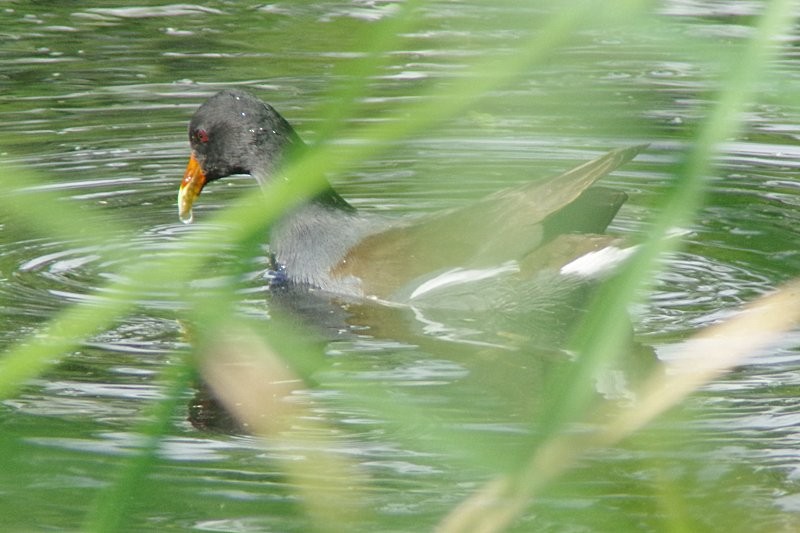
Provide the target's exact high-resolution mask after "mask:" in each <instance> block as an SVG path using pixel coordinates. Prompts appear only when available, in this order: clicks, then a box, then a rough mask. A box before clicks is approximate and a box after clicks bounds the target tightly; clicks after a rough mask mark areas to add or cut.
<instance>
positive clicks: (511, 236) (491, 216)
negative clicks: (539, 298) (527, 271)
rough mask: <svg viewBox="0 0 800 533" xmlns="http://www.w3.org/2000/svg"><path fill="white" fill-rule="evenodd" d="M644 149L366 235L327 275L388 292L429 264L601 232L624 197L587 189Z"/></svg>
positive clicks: (500, 257)
mask: <svg viewBox="0 0 800 533" xmlns="http://www.w3.org/2000/svg"><path fill="white" fill-rule="evenodd" d="M644 148H645V146H635V147H631V148H622V149H617V150H612V151H611V152H608V153H607V154H605V155H603V156H601V157H598V158H597V159H594V160H592V161H589V162H587V163H584V164H582V165H579V166H577V167H575V168H573V169H571V170H568V171H567V172H564V173H563V174H560V175H558V176H554V177H552V178H548V179H545V180H538V181H534V182H530V183H525V184H523V185H519V186H516V187H512V188H509V189H504V190H502V191H498V192H496V193H494V194H492V195H490V196H487V197H486V198H484V199H482V200H480V201H478V202H477V203H473V204H470V205H468V206H465V207H463V208H458V209H454V210H450V211H446V212H444V213H441V214H437V215H433V216H428V217H423V218H420V219H417V220H415V221H414V222H412V223H411V224H409V225H405V226H395V227H392V228H390V229H387V230H385V231H382V232H380V233H376V234H373V235H370V236H368V237H367V238H365V239H364V240H363V241H361V242H360V243H359V244H357V245H356V246H354V247H353V248H351V249H350V250H349V251H348V253H347V255H346V256H345V258H344V259H343V260H342V261H341V262H340V263H339V264H338V265H337V266H336V267H335V268H334V269H333V271H332V276H334V277H346V276H357V277H359V278H360V279H361V280H362V287H363V290H364V293H365V294H368V295H375V296H378V297H388V296H390V295H391V293H392V292H394V291H395V290H397V289H398V288H400V287H402V286H404V285H405V284H406V283H408V282H410V281H412V280H414V279H415V278H417V277H420V276H422V275H424V274H430V273H431V272H435V271H437V270H442V269H447V268H455V267H458V266H463V267H473V268H474V267H480V266H490V265H496V264H499V263H502V262H504V261H508V260H512V259H520V258H522V257H523V256H530V255H531V252H533V251H534V250H536V249H537V248H539V247H540V246H541V245H542V244H544V243H545V242H547V241H549V240H551V239H552V238H553V237H556V236H557V235H559V234H563V233H568V232H575V231H580V232H593V233H599V232H602V231H604V230H605V228H606V226H607V225H608V223H609V222H610V221H611V219H612V218H613V217H614V215H615V214H616V212H617V210H618V209H619V207H620V205H622V203H623V202H624V201H625V198H626V196H625V194H624V193H621V192H616V191H610V190H608V189H600V191H603V192H602V193H599V194H593V192H594V191H593V190H589V191H587V189H588V188H589V187H590V186H591V185H592V184H593V183H594V182H596V181H597V180H598V179H600V178H601V177H603V176H605V175H606V174H608V173H609V172H611V171H613V170H614V169H616V168H618V167H619V166H620V165H622V164H624V163H626V162H628V161H630V160H631V159H633V158H634V157H635V156H636V155H637V154H638V153H639V152H640V151H642V150H643V149H644ZM579 199H581V201H577V200H579ZM573 204H575V205H574V207H572V206H573ZM568 206H569V209H566V208H567V207H568Z"/></svg>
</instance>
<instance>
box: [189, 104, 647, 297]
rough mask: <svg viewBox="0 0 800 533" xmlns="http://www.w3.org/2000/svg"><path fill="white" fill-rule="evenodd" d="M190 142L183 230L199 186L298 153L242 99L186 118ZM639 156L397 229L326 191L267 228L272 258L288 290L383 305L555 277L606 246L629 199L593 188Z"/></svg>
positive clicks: (265, 174) (273, 118)
mask: <svg viewBox="0 0 800 533" xmlns="http://www.w3.org/2000/svg"><path fill="white" fill-rule="evenodd" d="M189 138H190V143H191V145H192V155H191V158H190V162H189V165H188V167H187V171H186V174H185V176H184V180H183V183H182V184H181V189H180V193H179V209H180V216H181V219H182V220H184V221H188V220H191V206H192V203H193V202H194V200H195V198H196V197H197V196H198V195H199V194H200V191H202V189H203V187H204V186H205V185H206V183H207V182H209V181H213V180H216V179H219V178H223V177H225V176H227V175H230V174H234V173H248V174H251V175H254V176H256V177H257V178H258V179H259V181H260V182H263V181H268V180H269V179H271V178H272V177H274V176H275V175H277V174H279V173H280V171H281V166H282V165H283V164H284V163H285V161H286V160H287V157H289V156H290V155H291V154H297V153H299V152H301V151H302V150H303V149H304V146H305V145H304V144H303V142H302V140H300V137H299V136H298V135H297V133H296V132H295V131H294V129H293V128H292V127H291V125H290V124H289V123H288V122H287V121H286V120H285V119H284V118H283V117H282V116H281V115H280V114H279V113H278V112H277V111H275V110H274V109H273V108H272V107H271V106H269V105H268V104H265V103H263V102H262V101H260V100H259V99H257V98H256V97H254V96H252V95H251V94H249V93H247V92H244V91H240V90H225V91H222V92H220V93H217V94H216V95H214V96H212V97H211V98H210V99H209V100H208V101H206V103H204V104H203V105H202V106H201V107H200V108H199V109H198V110H197V112H196V113H195V114H194V116H193V117H192V120H191V122H190V126H189ZM643 148H644V146H635V147H630V148H622V149H616V150H612V151H611V152H608V153H607V154H605V155H602V156H600V157H598V158H597V159H594V160H592V161H589V162H587V163H584V164H582V165H579V166H577V167H575V168H573V169H571V170H568V171H566V172H564V173H563V174H560V175H558V176H555V177H551V178H547V179H543V180H536V181H531V182H527V183H524V184H521V185H518V186H515V187H511V188H507V189H504V190H501V191H498V192H496V193H494V194H491V195H489V196H487V197H485V198H484V199H482V200H479V201H477V202H474V203H472V204H470V205H466V206H464V207H460V208H456V209H450V210H446V211H443V212H439V213H435V214H430V215H426V216H422V217H415V218H404V219H400V220H388V219H386V218H383V217H378V216H374V215H364V214H361V213H359V212H358V211H356V210H355V209H354V208H353V207H352V206H350V205H349V204H348V203H347V202H346V201H345V200H344V199H343V198H342V197H341V196H339V195H338V193H336V192H335V191H334V190H333V188H331V187H327V188H325V190H323V192H322V193H320V194H319V195H317V196H316V197H314V198H311V199H309V200H307V201H306V202H305V203H303V204H301V205H300V206H297V207H294V208H292V209H290V210H289V211H288V212H287V213H285V214H284V215H283V216H282V217H281V218H280V219H279V220H278V221H277V222H276V223H275V224H274V226H273V228H272V230H271V236H270V250H271V252H272V253H273V254H274V257H275V261H276V263H277V265H278V266H279V268H280V269H281V270H282V272H284V273H285V279H286V280H287V282H289V283H292V284H295V285H299V286H307V287H309V288H314V289H318V290H324V291H328V292H330V293H336V294H342V295H348V296H356V297H369V298H377V299H381V300H392V301H403V300H404V301H411V300H415V299H422V298H423V297H424V296H428V297H429V296H430V295H431V294H432V293H431V291H434V292H435V291H437V290H440V289H442V288H443V287H453V286H459V285H463V284H464V283H467V282H473V281H480V280H486V279H489V278H495V277H497V276H501V277H502V276H508V275H513V276H524V275H530V274H531V273H535V272H543V271H547V272H555V273H559V272H561V271H562V270H563V269H565V268H566V267H567V266H568V265H570V264H573V263H574V261H576V260H577V259H579V258H581V257H586V254H589V253H596V252H597V251H598V250H603V249H608V248H609V246H611V245H612V244H614V242H615V240H616V239H614V238H613V237H610V236H607V235H601V234H602V233H603V232H604V231H605V229H606V227H607V226H608V224H609V223H610V222H611V220H612V219H613V218H614V216H615V215H616V213H617V211H618V210H619V208H620V206H621V205H622V204H623V203H624V202H625V200H626V199H627V195H626V194H625V193H624V192H621V191H615V190H612V189H608V188H604V187H593V185H594V183H595V182H596V181H597V180H599V179H600V178H601V177H603V176H605V175H606V174H608V173H609V172H612V171H613V170H615V169H616V168H618V167H619V166H620V165H622V164H624V163H625V162H627V161H629V160H631V159H632V158H633V157H635V156H636V155H637V154H638V153H639V152H640V151H641V150H642V149H643ZM564 275H570V274H569V271H568V270H567V271H566V272H565V273H564Z"/></svg>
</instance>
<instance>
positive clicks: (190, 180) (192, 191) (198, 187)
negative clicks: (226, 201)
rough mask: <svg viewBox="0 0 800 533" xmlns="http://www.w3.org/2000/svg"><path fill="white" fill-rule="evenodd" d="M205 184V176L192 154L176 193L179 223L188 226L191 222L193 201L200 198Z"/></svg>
mask: <svg viewBox="0 0 800 533" xmlns="http://www.w3.org/2000/svg"><path fill="white" fill-rule="evenodd" d="M205 184H206V175H205V174H204V173H203V169H202V167H201V166H200V163H198V162H197V159H196V158H195V156H194V154H192V156H191V157H190V158H189V164H188V165H187V166H186V173H185V174H184V175H183V181H182V182H181V188H180V190H179V191H178V216H179V217H180V219H181V222H183V223H184V224H189V223H190V222H191V221H192V204H193V203H194V199H195V198H197V197H198V196H200V192H201V191H202V190H203V186H204V185H205Z"/></svg>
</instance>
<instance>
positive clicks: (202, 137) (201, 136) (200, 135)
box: [194, 130, 208, 144]
mask: <svg viewBox="0 0 800 533" xmlns="http://www.w3.org/2000/svg"><path fill="white" fill-rule="evenodd" d="M194 138H195V139H196V140H197V142H199V143H203V144H205V143H207V142H208V132H207V131H206V130H197V131H196V132H195V134H194Z"/></svg>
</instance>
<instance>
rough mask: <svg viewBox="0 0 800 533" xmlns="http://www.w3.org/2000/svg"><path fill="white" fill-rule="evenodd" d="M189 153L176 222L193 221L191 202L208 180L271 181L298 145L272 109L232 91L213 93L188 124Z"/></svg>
mask: <svg viewBox="0 0 800 533" xmlns="http://www.w3.org/2000/svg"><path fill="white" fill-rule="evenodd" d="M189 142H190V143H191V145H192V155H191V157H190V158H189V165H188V166H187V167H186V173H185V174H184V176H183V182H182V183H181V188H180V192H179V193H178V212H179V215H180V218H181V220H183V221H184V222H190V221H191V220H192V204H193V203H194V200H195V199H196V198H197V197H198V196H199V195H200V192H201V191H202V190H203V187H205V185H206V183H208V182H209V181H213V180H217V179H220V178H224V177H225V176H230V175H231V174H252V175H254V176H256V178H257V179H259V180H260V181H263V180H265V179H266V178H268V177H270V176H271V175H272V174H273V173H274V172H275V171H276V170H277V168H278V167H279V166H280V165H281V164H282V162H283V160H284V159H285V157H286V154H287V153H288V152H289V151H290V150H298V149H299V148H301V147H302V146H303V141H301V140H300V137H298V136H297V133H295V131H294V129H292V126H290V125H289V123H288V122H286V119H284V118H283V117H282V116H280V114H278V112H277V111H275V109H273V108H272V106H270V105H268V104H265V103H264V102H262V101H261V100H259V99H258V98H256V97H255V96H253V95H251V94H249V93H246V92H244V91H240V90H237V89H227V90H224V91H221V92H218V93H217V94H215V95H214V96H212V97H211V98H209V99H208V100H206V102H205V103H204V104H203V105H201V106H200V108H199V109H198V110H197V111H196V112H195V114H194V116H192V120H191V122H190V123H189Z"/></svg>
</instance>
